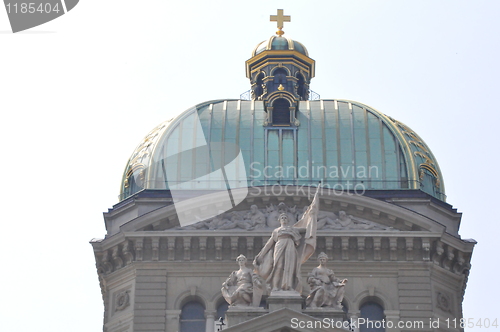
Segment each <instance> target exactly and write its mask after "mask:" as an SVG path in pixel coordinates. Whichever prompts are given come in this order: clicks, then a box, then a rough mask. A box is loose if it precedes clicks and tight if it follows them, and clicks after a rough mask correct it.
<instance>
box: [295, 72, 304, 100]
mask: <svg viewBox="0 0 500 332" xmlns="http://www.w3.org/2000/svg"><path fill="white" fill-rule="evenodd" d="M297 78H298V82H297V85H298V88H297V94H298V95H299V96H300V100H306V97H305V96H306V93H305V92H306V88H305V82H306V81H305V80H304V76H302V74H297Z"/></svg>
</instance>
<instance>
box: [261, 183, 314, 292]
mask: <svg viewBox="0 0 500 332" xmlns="http://www.w3.org/2000/svg"><path fill="white" fill-rule="evenodd" d="M318 191H319V190H318ZM318 191H316V194H315V195H314V198H313V201H312V203H311V205H310V206H309V207H308V209H307V211H306V212H305V213H304V214H303V216H302V218H301V219H300V220H299V221H298V222H297V223H295V224H294V225H293V226H290V225H289V222H290V221H291V220H289V218H288V216H287V214H285V213H282V214H281V215H280V216H279V218H278V220H279V222H280V224H281V226H279V227H278V228H276V229H274V230H273V232H272V234H271V237H270V238H269V240H268V241H267V242H266V244H265V245H264V247H263V248H262V250H261V251H260V252H259V253H258V254H257V256H255V259H254V262H253V264H254V266H255V272H256V273H257V274H258V275H259V276H261V277H262V278H264V280H266V281H267V282H268V283H269V284H270V285H271V289H272V291H297V292H298V293H301V291H302V283H301V281H300V278H301V277H300V267H301V265H302V264H303V263H304V262H306V261H307V260H308V259H309V257H311V255H312V254H313V253H314V251H315V250H316V228H317V216H318V211H319V198H318Z"/></svg>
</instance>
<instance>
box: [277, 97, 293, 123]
mask: <svg viewBox="0 0 500 332" xmlns="http://www.w3.org/2000/svg"><path fill="white" fill-rule="evenodd" d="M273 125H278V126H280V125H281V126H283V125H287V126H289V125H290V103H288V101H287V100H286V99H283V98H280V99H276V101H275V102H274V103H273Z"/></svg>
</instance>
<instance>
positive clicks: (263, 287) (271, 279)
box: [221, 195, 347, 310]
mask: <svg viewBox="0 0 500 332" xmlns="http://www.w3.org/2000/svg"><path fill="white" fill-rule="evenodd" d="M285 207H286V205H284V204H281V203H280V204H279V205H278V209H277V211H279V213H280V214H279V215H278V221H279V224H280V225H279V226H278V227H276V228H275V229H274V230H273V231H272V233H271V236H270V238H269V240H268V241H267V242H266V244H265V245H264V247H263V248H262V250H261V251H260V252H259V253H258V254H257V255H256V256H255V259H254V261H253V266H254V269H253V270H252V269H250V268H249V267H247V266H246V263H247V259H246V257H245V256H243V255H240V256H238V258H237V259H236V261H237V262H238V264H239V266H240V268H239V270H237V271H233V272H232V273H231V274H230V275H229V277H228V278H227V280H226V281H225V282H224V283H223V284H222V288H221V292H222V295H223V297H224V298H225V299H226V301H227V302H228V303H229V304H230V305H231V306H259V304H260V300H261V297H262V294H263V293H264V292H265V291H268V288H270V291H271V296H272V295H273V294H274V293H275V292H295V293H296V294H297V295H299V296H300V294H301V292H302V283H301V272H300V268H301V265H302V264H303V263H304V262H306V261H307V260H308V259H309V257H310V256H311V255H312V254H313V253H314V251H315V249H316V229H317V226H318V224H320V222H321V223H323V222H324V224H325V225H327V224H328V222H331V220H332V218H331V217H332V215H331V214H324V213H323V214H322V213H320V212H319V198H318V197H317V195H316V196H315V197H314V199H313V202H312V203H311V205H310V206H308V207H307V208H306V209H305V210H304V212H303V213H302V215H301V217H300V220H299V221H298V222H295V216H294V214H293V212H292V211H290V210H289V209H288V208H286V209H285ZM271 212H275V210H272V211H271ZM269 215H271V214H269ZM248 218H249V219H250V220H252V221H253V223H252V226H251V227H263V224H264V222H263V220H264V219H263V214H262V212H261V211H259V210H258V209H257V207H256V206H252V208H251V210H250V212H249V215H248ZM290 219H291V220H292V221H294V224H290ZM318 260H319V266H318V267H316V268H314V269H313V271H312V272H311V273H309V275H308V279H307V282H308V283H309V285H310V287H311V291H310V294H309V296H308V297H307V299H306V305H307V306H308V307H310V308H320V307H329V308H334V309H338V310H341V309H342V304H341V302H342V299H343V297H344V287H345V284H346V283H347V279H344V280H340V279H338V278H336V277H335V274H334V273H333V271H332V270H330V269H328V268H327V267H326V262H327V260H328V257H327V255H326V254H325V253H323V252H322V253H320V254H319V255H318Z"/></svg>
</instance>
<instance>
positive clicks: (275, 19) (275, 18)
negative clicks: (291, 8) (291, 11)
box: [271, 9, 291, 36]
mask: <svg viewBox="0 0 500 332" xmlns="http://www.w3.org/2000/svg"><path fill="white" fill-rule="evenodd" d="M271 22H277V23H278V31H276V34H277V35H278V36H282V35H283V34H284V32H283V30H282V29H283V24H284V23H285V22H291V17H290V15H283V9H278V15H271Z"/></svg>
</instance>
